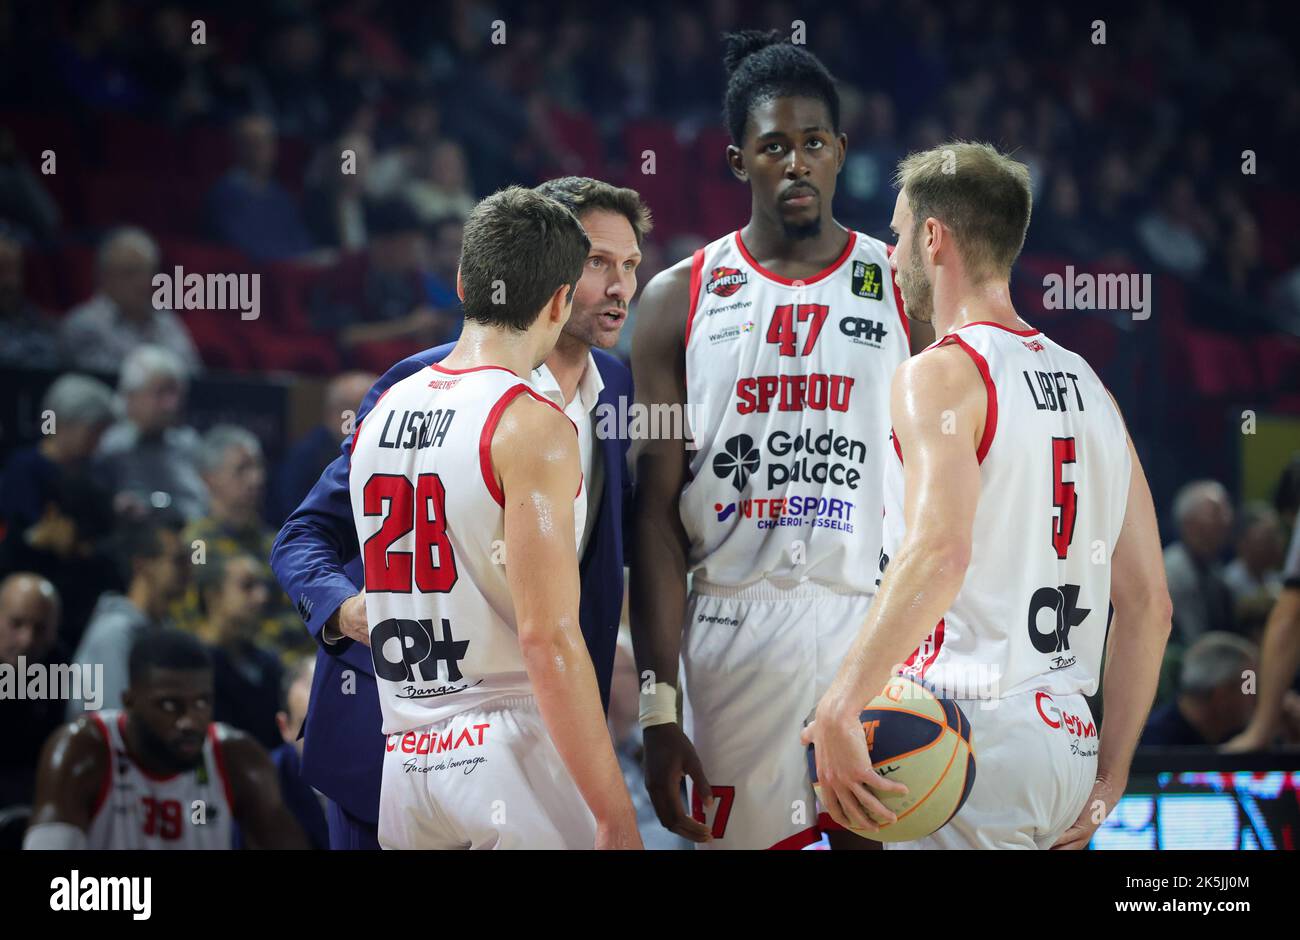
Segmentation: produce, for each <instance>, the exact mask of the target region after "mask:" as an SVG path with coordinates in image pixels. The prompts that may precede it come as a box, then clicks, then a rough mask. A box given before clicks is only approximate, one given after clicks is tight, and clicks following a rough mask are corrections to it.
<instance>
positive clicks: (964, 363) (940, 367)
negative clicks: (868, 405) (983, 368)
mask: <svg viewBox="0 0 1300 940" xmlns="http://www.w3.org/2000/svg"><path fill="white" fill-rule="evenodd" d="M947 339H948V338H947V337H945V338H944V340H941V341H940V342H937V343H935V344H934V345H932V346H928V347H927V348H925V349H923V350H921V351H920V352H919V353H917V354H916V355H914V356H909V357H908V358H906V359H904V360H903V361H902V362H901V363H899V365H898V368H896V369H895V370H894V378H893V382H892V389H891V391H892V395H893V396H894V398H895V400H896V401H900V400H916V401H917V402H918V403H924V402H926V401H927V400H930V399H933V400H935V401H939V402H944V401H951V400H952V399H953V397H954V395H957V394H960V393H961V392H963V391H971V390H974V389H977V388H978V389H980V390H982V389H983V388H984V383H983V380H982V378H981V376H980V374H979V371H978V367H977V366H975V364H974V362H973V361H972V359H971V357H970V354H969V353H968V352H967V351H966V349H965V348H963V346H962V345H961V343H960V342H957V341H955V340H954V341H951V342H949V341H947Z"/></svg>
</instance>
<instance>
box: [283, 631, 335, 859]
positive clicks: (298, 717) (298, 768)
mask: <svg viewBox="0 0 1300 940" xmlns="http://www.w3.org/2000/svg"><path fill="white" fill-rule="evenodd" d="M315 671H316V660H315V659H313V658H312V657H310V656H304V657H302V658H301V659H299V660H297V661H296V662H295V663H293V665H292V666H291V667H290V668H289V669H287V670H285V674H284V694H283V700H284V709H283V710H282V711H280V712H278V713H277V714H276V716H275V723H276V725H277V726H278V727H279V729H280V746H279V747H277V748H276V749H275V750H273V751H272V752H271V761H272V763H274V764H275V769H276V771H277V772H278V774H279V777H280V795H281V796H283V797H284V805H285V806H287V807H289V812H291V813H293V815H294V818H295V819H297V820H298V825H300V826H302V831H303V832H305V833H306V834H307V838H308V840H309V841H310V842H311V847H312V848H313V849H328V848H329V847H330V835H329V828H328V827H327V825H326V823H325V797H323V796H322V795H321V794H319V793H317V792H316V791H315V790H313V789H312V788H311V785H310V784H308V783H307V782H306V781H305V780H303V779H302V739H301V738H299V734H300V733H301V731H302V724H303V721H304V720H305V719H306V717H307V703H308V700H309V699H310V698H311V680H312V676H313V675H314V674H315Z"/></svg>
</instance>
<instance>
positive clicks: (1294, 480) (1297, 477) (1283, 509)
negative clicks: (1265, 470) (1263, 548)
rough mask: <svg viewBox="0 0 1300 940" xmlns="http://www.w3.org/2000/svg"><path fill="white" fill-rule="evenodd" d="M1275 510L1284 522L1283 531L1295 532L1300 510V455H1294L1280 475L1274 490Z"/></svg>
mask: <svg viewBox="0 0 1300 940" xmlns="http://www.w3.org/2000/svg"><path fill="white" fill-rule="evenodd" d="M1273 508H1274V509H1276V510H1277V515H1278V519H1280V520H1281V522H1282V531H1283V532H1284V533H1289V532H1291V531H1293V530H1294V529H1295V527H1296V515H1297V511H1298V510H1300V453H1297V454H1293V455H1292V456H1291V459H1290V460H1289V461H1287V465H1286V466H1285V467H1283V468H1282V472H1281V474H1279V475H1278V478H1277V486H1275V487H1274V488H1273Z"/></svg>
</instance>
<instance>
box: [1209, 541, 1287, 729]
mask: <svg viewBox="0 0 1300 940" xmlns="http://www.w3.org/2000/svg"><path fill="white" fill-rule="evenodd" d="M1260 650H1261V654H1260V666H1261V668H1260V672H1259V687H1258V691H1259V696H1258V697H1259V704H1258V706H1257V708H1256V709H1255V713H1254V714H1253V715H1252V716H1251V719H1250V724H1249V725H1248V726H1247V727H1246V730H1245V731H1243V732H1242V733H1241V734H1239V735H1237V736H1236V737H1235V738H1233V739H1232V740H1231V741H1229V742H1228V743H1227V745H1226V746H1225V750H1228V751H1258V750H1264V749H1266V748H1271V747H1273V746H1275V745H1277V744H1279V743H1280V744H1282V745H1283V746H1285V745H1286V744H1287V743H1288V742H1290V743H1291V744H1297V743H1300V696H1297V695H1296V693H1295V688H1296V686H1297V680H1300V528H1296V530H1295V531H1294V532H1293V533H1292V534H1291V544H1290V547H1289V548H1288V549H1287V553H1286V561H1285V562H1284V563H1283V565H1282V593H1281V594H1280V595H1279V597H1278V599H1277V603H1276V604H1274V605H1273V611H1272V613H1270V614H1269V617H1268V623H1267V625H1266V626H1265V627H1264V638H1263V641H1262V642H1261V644H1260ZM1279 737H1280V740H1279Z"/></svg>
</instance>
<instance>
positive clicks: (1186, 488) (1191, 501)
mask: <svg viewBox="0 0 1300 940" xmlns="http://www.w3.org/2000/svg"><path fill="white" fill-rule="evenodd" d="M1203 499H1213V500H1219V499H1221V500H1223V502H1225V503H1228V504H1231V502H1232V500H1231V498H1230V497H1229V496H1228V491H1227V489H1225V488H1224V486H1223V484H1222V483H1220V482H1219V481H1218V480H1193V481H1192V482H1191V483H1185V484H1184V485H1183V486H1182V487H1181V488H1180V489H1179V490H1178V493H1177V494H1176V495H1175V496H1174V521H1175V522H1176V523H1178V525H1180V526H1181V525H1182V524H1183V520H1185V519H1186V518H1187V517H1188V515H1190V514H1191V512H1192V510H1193V509H1195V508H1196V505H1197V503H1199V502H1200V501H1201V500H1203Z"/></svg>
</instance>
